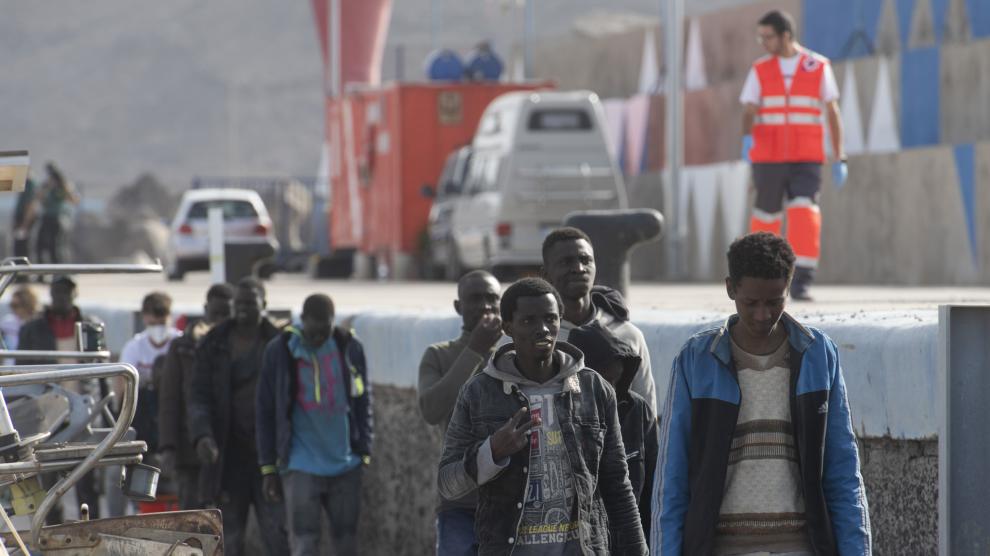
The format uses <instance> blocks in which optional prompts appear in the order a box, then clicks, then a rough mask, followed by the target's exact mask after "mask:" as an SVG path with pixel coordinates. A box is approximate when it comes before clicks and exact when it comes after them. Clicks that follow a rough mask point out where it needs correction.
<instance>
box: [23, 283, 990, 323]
mask: <svg viewBox="0 0 990 556" xmlns="http://www.w3.org/2000/svg"><path fill="white" fill-rule="evenodd" d="M78 281H79V292H80V299H81V301H83V302H93V303H107V304H119V305H120V306H121V307H128V306H129V307H133V308H134V309H137V308H138V307H139V306H140V303H141V297H142V296H143V295H144V294H146V293H148V292H149V291H152V290H164V291H166V292H168V293H169V294H170V295H172V297H173V298H174V299H175V303H176V305H177V306H178V307H189V306H193V307H195V306H198V305H201V304H202V303H203V296H204V294H205V292H206V290H207V288H208V287H209V284H210V282H209V275H208V274H206V273H191V274H189V275H188V276H187V278H186V280H185V281H183V282H168V281H166V280H165V279H164V277H160V276H157V275H132V276H114V277H109V276H80V277H78ZM266 285H267V287H268V297H269V306H270V307H273V308H279V309H290V308H291V309H297V310H298V308H299V307H300V306H301V305H302V301H303V299H305V298H306V296H307V295H309V294H311V293H314V292H322V293H326V294H328V295H330V296H331V297H332V298H333V299H334V301H335V302H336V303H337V307H338V312H341V313H344V312H351V311H356V310H358V309H400V310H404V311H414V310H426V311H446V310H451V311H452V310H453V308H452V306H451V303H452V300H453V298H454V295H455V291H454V286H453V284H450V283H442V282H374V281H352V280H312V279H310V278H308V277H306V276H303V275H300V274H280V275H276V276H275V278H274V279H273V280H272V281H270V282H266ZM813 293H814V295H815V301H813V302H810V303H807V302H804V303H791V304H790V306H789V310H790V311H791V312H792V313H795V314H802V315H815V314H831V313H845V312H860V311H870V312H872V311H912V310H933V309H936V308H937V307H938V306H939V305H941V304H949V303H951V304H959V303H965V304H970V303H979V304H990V288H960V287H921V288H905V287H885V286H824V285H823V286H817V287H816V288H815V289H814V292H813ZM5 297H6V296H5ZM629 300H630V303H631V305H632V306H633V309H643V310H647V309H649V310H659V311H665V310H666V311H678V312H679V311H703V312H711V311H714V312H731V311H732V304H731V301H729V299H728V298H727V297H726V294H725V287H724V285H722V284H657V283H637V284H634V285H633V286H632V288H631V290H630V292H629Z"/></svg>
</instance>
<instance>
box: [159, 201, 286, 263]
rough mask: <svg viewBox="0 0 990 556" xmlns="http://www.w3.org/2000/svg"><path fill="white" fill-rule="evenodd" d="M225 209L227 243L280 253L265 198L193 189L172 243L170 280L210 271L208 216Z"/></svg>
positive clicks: (174, 228) (177, 213)
mask: <svg viewBox="0 0 990 556" xmlns="http://www.w3.org/2000/svg"><path fill="white" fill-rule="evenodd" d="M211 207H221V208H223V232H224V240H225V241H226V242H236V243H258V244H268V245H270V246H271V247H272V249H273V250H278V240H277V239H276V238H275V231H274V230H273V228H272V219H271V218H269V216H268V209H266V208H265V203H264V202H262V200H261V196H259V195H258V193H257V192H256V191H253V190H250V189H192V190H189V191H186V192H185V193H184V194H183V195H182V200H181V201H180V202H179V208H178V209H177V210H176V211H175V218H173V219H172V226H171V234H170V236H169V242H168V256H167V265H168V277H169V279H170V280H181V279H182V276H183V275H184V274H185V273H186V272H189V271H190V270H208V269H209V268H210V261H209V252H210V238H209V230H208V226H209V224H208V222H207V218H208V214H209V209H210V208H211Z"/></svg>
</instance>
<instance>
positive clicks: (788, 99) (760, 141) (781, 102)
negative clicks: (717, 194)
mask: <svg viewBox="0 0 990 556" xmlns="http://www.w3.org/2000/svg"><path fill="white" fill-rule="evenodd" d="M827 63H828V62H827V60H824V59H822V58H821V57H819V56H817V55H815V54H812V53H809V52H802V54H801V56H800V58H799V59H798V64H797V68H796V70H795V73H794V78H793V79H792V81H791V86H790V90H788V88H787V85H786V83H785V82H784V76H783V74H782V73H781V71H780V62H779V60H778V59H777V58H775V57H767V58H765V59H761V60H759V61H757V62H756V63H755V64H754V65H753V69H754V71H755V72H756V76H757V78H758V79H759V81H760V106H759V109H758V110H757V113H756V118H755V119H754V121H753V131H752V133H753V149H752V150H751V151H750V159H751V160H752V161H753V162H771V163H772V162H819V163H822V162H824V161H825V130H824V125H823V124H824V117H823V108H824V103H823V102H822V79H824V78H825V65H826V64H827Z"/></svg>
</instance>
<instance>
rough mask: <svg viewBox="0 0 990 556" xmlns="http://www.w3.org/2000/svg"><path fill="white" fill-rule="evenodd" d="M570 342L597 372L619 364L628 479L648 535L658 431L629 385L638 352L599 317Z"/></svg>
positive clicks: (617, 391)
mask: <svg viewBox="0 0 990 556" xmlns="http://www.w3.org/2000/svg"><path fill="white" fill-rule="evenodd" d="M570 341H571V343H572V345H574V346H575V347H577V348H578V349H580V350H581V351H582V352H583V353H584V357H585V363H586V364H587V365H588V367H590V368H592V369H594V370H596V371H598V372H599V373H600V374H602V373H604V371H605V370H606V369H607V368H608V367H609V365H611V364H613V363H614V362H615V361H616V360H618V361H619V362H621V364H622V375H621V376H620V377H619V379H618V380H617V381H616V382H615V384H613V385H612V386H613V387H614V388H615V396H616V398H617V400H618V413H619V424H620V426H621V427H622V444H623V446H624V447H625V449H626V465H628V466H629V482H630V483H631V485H632V489H633V495H634V496H635V497H636V502H637V503H638V504H639V513H640V520H641V521H642V524H643V532H644V533H645V534H646V535H647V538H649V531H650V521H651V519H650V517H651V514H652V508H651V498H652V494H653V474H654V472H655V471H656V463H657V453H658V452H659V435H658V432H657V418H656V414H655V413H653V410H652V409H650V405H649V404H648V403H647V402H646V400H645V399H643V397H642V396H640V395H639V394H637V393H636V392H633V391H632V390H630V389H629V385H630V384H632V381H633V377H634V376H635V375H636V372H637V370H638V369H639V365H640V358H639V355H638V354H637V353H636V350H635V349H633V348H632V346H630V345H629V344H628V343H627V342H625V341H623V340H622V339H621V338H619V337H618V336H616V335H615V334H613V333H612V332H611V331H610V330H608V329H607V328H606V327H604V326H603V325H602V324H601V323H599V322H598V321H592V322H591V323H590V324H587V325H585V326H581V327H578V328H575V329H574V330H572V331H571V335H570Z"/></svg>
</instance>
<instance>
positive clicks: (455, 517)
mask: <svg viewBox="0 0 990 556" xmlns="http://www.w3.org/2000/svg"><path fill="white" fill-rule="evenodd" d="M501 288H502V287H501V285H500V284H499V283H498V280H496V279H495V277H494V276H492V275H491V274H490V273H489V272H486V271H484V270H474V271H471V272H468V273H467V274H465V275H464V276H462V277H461V279H460V280H458V282H457V299H455V300H454V311H456V312H457V314H458V315H460V316H461V323H462V326H461V330H462V332H461V335H460V337H459V338H457V339H456V340H448V341H446V342H439V343H436V344H433V345H431V346H430V347H428V348H426V352H425V353H423V359H422V360H421V361H420V364H419V389H418V394H419V409H420V412H422V414H423V418H424V419H426V422H427V423H429V424H431V425H440V428H441V430H442V431H443V432H446V431H447V424H448V423H449V422H450V415H451V413H452V412H453V411H454V404H455V403H456V402H457V393H458V392H460V390H461V387H462V386H464V383H465V382H467V381H468V380H469V379H470V378H471V377H473V376H474V375H476V374H477V373H479V372H481V370H482V369H484V367H485V365H486V364H487V363H488V360H489V359H490V358H491V355H492V353H493V352H494V350H495V345H496V344H497V343H498V341H499V339H500V338H501V337H502V319H501V318H499V315H498V301H499V292H500V290H501ZM477 503H478V496H477V494H476V493H475V492H474V491H472V492H470V493H469V494H467V495H465V496H463V497H462V498H460V499H457V500H447V499H445V498H443V497H441V498H440V505H439V507H438V508H437V555H438V556H447V555H458V556H460V555H465V554H477V552H478V541H477V539H476V538H475V536H474V511H475V506H477Z"/></svg>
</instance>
